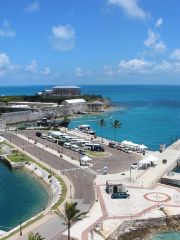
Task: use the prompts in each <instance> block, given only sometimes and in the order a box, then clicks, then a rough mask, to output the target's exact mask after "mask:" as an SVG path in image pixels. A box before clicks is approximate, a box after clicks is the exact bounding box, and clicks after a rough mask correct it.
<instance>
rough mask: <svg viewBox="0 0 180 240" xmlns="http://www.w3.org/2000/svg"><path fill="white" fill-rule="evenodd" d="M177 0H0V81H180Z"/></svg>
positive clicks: (16, 83) (79, 82) (36, 83)
mask: <svg viewBox="0 0 180 240" xmlns="http://www.w3.org/2000/svg"><path fill="white" fill-rule="evenodd" d="M179 12H180V4H179V0H37V1H36V0H35V1H33V0H32V1H30V0H16V1H15V0H6V1H1V2H0V85H1V86H10V85H12V86H14V85H48V84H49V85H83V84H86V85H87V84H88V85H90V84H93V85H94V84H98V85H100V84H146V85H148V84H153V85H154V84H157V85H161V84H165V85H167V84H172V85H179V84H180V34H179V32H180V15H179Z"/></svg>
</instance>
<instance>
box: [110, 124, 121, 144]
mask: <svg viewBox="0 0 180 240" xmlns="http://www.w3.org/2000/svg"><path fill="white" fill-rule="evenodd" d="M111 125H112V127H111V128H114V129H115V142H116V130H117V128H122V127H121V125H122V123H119V120H115V121H114V123H111Z"/></svg>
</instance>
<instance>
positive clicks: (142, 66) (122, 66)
mask: <svg viewBox="0 0 180 240" xmlns="http://www.w3.org/2000/svg"><path fill="white" fill-rule="evenodd" d="M154 65H155V63H154V62H146V61H144V60H137V59H133V60H129V61H128V62H125V60H122V61H121V62H120V63H119V65H118V67H119V71H118V72H124V71H127V72H138V73H146V72H148V71H149V70H150V69H152V67H153V66H154Z"/></svg>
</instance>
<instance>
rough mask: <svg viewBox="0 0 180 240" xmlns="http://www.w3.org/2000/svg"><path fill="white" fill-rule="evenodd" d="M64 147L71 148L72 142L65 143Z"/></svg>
mask: <svg viewBox="0 0 180 240" xmlns="http://www.w3.org/2000/svg"><path fill="white" fill-rule="evenodd" d="M63 147H65V148H71V144H70V143H64V145H63Z"/></svg>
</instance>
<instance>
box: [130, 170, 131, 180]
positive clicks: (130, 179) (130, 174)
mask: <svg viewBox="0 0 180 240" xmlns="http://www.w3.org/2000/svg"><path fill="white" fill-rule="evenodd" d="M130 182H131V168H130Z"/></svg>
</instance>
